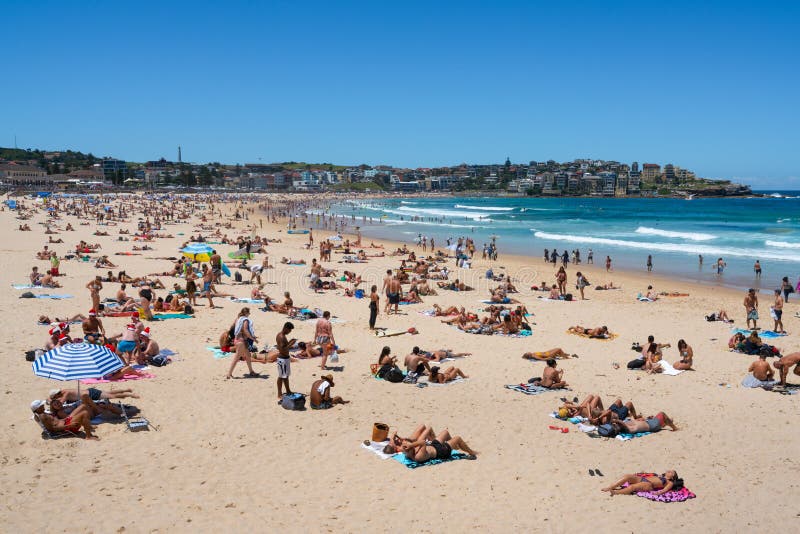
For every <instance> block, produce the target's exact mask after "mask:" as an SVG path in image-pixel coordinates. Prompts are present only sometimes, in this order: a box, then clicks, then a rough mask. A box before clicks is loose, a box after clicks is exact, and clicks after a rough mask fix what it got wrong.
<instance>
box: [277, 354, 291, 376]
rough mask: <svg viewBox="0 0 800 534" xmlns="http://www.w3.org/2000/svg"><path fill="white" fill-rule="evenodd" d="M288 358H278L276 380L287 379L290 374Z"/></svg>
mask: <svg viewBox="0 0 800 534" xmlns="http://www.w3.org/2000/svg"><path fill="white" fill-rule="evenodd" d="M290 362H291V360H290V359H289V358H278V378H289V375H291V374H292V368H291V365H290Z"/></svg>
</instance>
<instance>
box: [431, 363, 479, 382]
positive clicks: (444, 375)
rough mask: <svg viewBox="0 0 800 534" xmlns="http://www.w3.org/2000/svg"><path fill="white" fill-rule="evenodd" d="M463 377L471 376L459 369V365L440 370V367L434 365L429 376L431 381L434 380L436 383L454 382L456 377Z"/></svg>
mask: <svg viewBox="0 0 800 534" xmlns="http://www.w3.org/2000/svg"><path fill="white" fill-rule="evenodd" d="M459 376H460V377H461V378H469V377H468V376H467V375H465V374H464V372H463V371H462V370H461V369H459V368H458V367H453V366H450V367H448V368H447V369H444V370H441V371H440V370H439V367H438V366H436V365H434V366H433V367H431V376H430V377H429V378H428V381H429V382H433V383H435V384H444V383H445V382H452V381H453V380H455V379H456V377H459Z"/></svg>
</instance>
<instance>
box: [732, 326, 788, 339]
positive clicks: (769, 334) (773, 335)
mask: <svg viewBox="0 0 800 534" xmlns="http://www.w3.org/2000/svg"><path fill="white" fill-rule="evenodd" d="M750 332H752V330H747V329H744V328H734V329H733V330H731V334H744V335H746V336H749V335H750ZM788 335H789V334H779V333H778V332H773V331H772V330H763V331H761V332H759V333H758V337H760V338H762V339H774V338H776V337H784V336H788Z"/></svg>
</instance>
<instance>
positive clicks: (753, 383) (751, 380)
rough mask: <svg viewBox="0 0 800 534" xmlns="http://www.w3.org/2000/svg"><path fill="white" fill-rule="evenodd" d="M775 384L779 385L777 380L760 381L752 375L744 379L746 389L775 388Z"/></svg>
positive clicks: (743, 384) (743, 383)
mask: <svg viewBox="0 0 800 534" xmlns="http://www.w3.org/2000/svg"><path fill="white" fill-rule="evenodd" d="M775 384H777V381H776V380H759V379H758V378H756V377H754V376H753V374H752V373H750V374H748V375H747V376H746V377H744V379H742V386H744V387H746V388H762V387H764V386H774V385H775Z"/></svg>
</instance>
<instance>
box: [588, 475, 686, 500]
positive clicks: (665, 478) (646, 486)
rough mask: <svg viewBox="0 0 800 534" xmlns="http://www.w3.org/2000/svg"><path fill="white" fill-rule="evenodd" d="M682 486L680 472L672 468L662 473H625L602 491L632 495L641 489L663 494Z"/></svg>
mask: <svg viewBox="0 0 800 534" xmlns="http://www.w3.org/2000/svg"><path fill="white" fill-rule="evenodd" d="M625 484H627V486H625ZM623 486H624V487H623ZM682 487H683V479H681V478H678V473H676V472H675V471H673V470H671V469H670V470H669V471H667V472H666V473H662V474H661V475H656V474H653V473H636V474H634V475H625V476H624V477H622V478H621V479H619V480H618V481H617V482H616V483H614V484H612V485H611V486H608V487H607V488H603V489H602V491H607V492H609V493H610V494H611V495H612V496H614V495H632V494H634V493H638V492H640V491H653V492H655V493H656V495H663V494H664V493H667V492H668V491H677V490H679V489H681V488H682Z"/></svg>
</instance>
